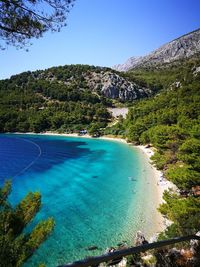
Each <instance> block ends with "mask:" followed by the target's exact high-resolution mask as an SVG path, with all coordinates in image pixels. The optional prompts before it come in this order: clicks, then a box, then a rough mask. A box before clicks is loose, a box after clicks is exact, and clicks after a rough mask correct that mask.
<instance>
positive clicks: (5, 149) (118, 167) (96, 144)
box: [0, 135, 145, 267]
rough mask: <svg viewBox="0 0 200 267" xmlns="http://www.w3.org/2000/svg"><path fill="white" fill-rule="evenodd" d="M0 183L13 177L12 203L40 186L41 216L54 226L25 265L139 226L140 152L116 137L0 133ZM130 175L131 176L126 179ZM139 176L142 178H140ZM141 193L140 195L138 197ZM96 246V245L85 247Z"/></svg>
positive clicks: (129, 237) (68, 256) (103, 243)
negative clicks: (115, 139)
mask: <svg viewBox="0 0 200 267" xmlns="http://www.w3.org/2000/svg"><path fill="white" fill-rule="evenodd" d="M0 163H1V164H0V184H1V185H2V184H3V182H4V180H5V179H6V178H12V181H13V191H12V193H11V195H10V197H9V200H10V202H11V203H12V204H13V205H15V204H16V203H18V202H19V201H20V200H21V199H22V198H23V197H24V196H25V195H26V194H27V192H29V191H40V192H41V194H42V208H41V210H40V212H39V213H38V214H37V216H36V218H35V219H34V221H33V222H32V223H31V225H29V226H28V228H27V231H28V230H29V229H31V228H32V227H34V225H35V224H36V223H37V222H38V221H39V220H41V219H45V218H47V217H54V219H55V222H56V226H55V229H54V231H53V233H52V234H51V235H50V237H49V238H48V239H47V240H46V241H45V242H44V243H43V244H42V245H41V246H40V248H39V249H38V250H37V251H36V253H35V254H34V255H33V256H32V257H31V258H30V259H29V260H28V262H27V263H26V264H25V266H37V265H38V264H39V263H41V262H43V263H45V264H46V266H50V267H51V266H57V265H59V264H64V263H66V262H71V261H73V260H77V259H80V258H82V257H85V256H89V255H94V254H100V253H102V252H103V251H105V249H106V248H107V247H109V246H116V244H117V243H120V242H122V241H123V240H126V241H127V242H128V243H131V242H132V241H133V238H134V235H135V232H136V230H139V229H140V226H141V220H142V218H143V217H142V216H143V213H142V212H141V206H142V204H141V203H140V202H141V189H142V188H143V185H144V182H145V177H143V176H142V173H143V172H144V171H145V170H143V169H142V167H141V166H142V164H141V155H139V153H138V151H137V150H134V148H132V147H130V146H128V145H126V144H123V143H119V142H115V141H107V140H98V139H85V138H74V137H73V138H66V137H60V136H43V135H0ZM130 177H132V178H134V179H131V178H130ZM142 177H143V178H142ZM139 199H140V201H139ZM89 246H98V248H99V249H98V250H96V251H93V252H92V251H88V250H87V247H89Z"/></svg>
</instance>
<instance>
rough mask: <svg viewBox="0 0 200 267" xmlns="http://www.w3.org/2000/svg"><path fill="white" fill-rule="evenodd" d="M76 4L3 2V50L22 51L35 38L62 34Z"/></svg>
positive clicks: (61, 1) (29, 0) (69, 1)
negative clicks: (60, 32) (8, 47)
mask: <svg viewBox="0 0 200 267" xmlns="http://www.w3.org/2000/svg"><path fill="white" fill-rule="evenodd" d="M73 2H74V0H42V1H41V0H26V1H24V0H18V1H15V0H1V1H0V10H1V12H0V39H1V42H0V48H2V49H4V48H5V46H7V45H14V46H16V47H17V48H23V47H25V46H26V45H27V44H30V43H29V40H30V39H31V38H33V37H35V38H40V37H42V36H43V34H44V33H45V32H47V31H52V32H55V31H60V29H61V28H62V27H63V26H65V25H66V19H67V16H68V13H69V11H70V9H71V7H72V6H73Z"/></svg>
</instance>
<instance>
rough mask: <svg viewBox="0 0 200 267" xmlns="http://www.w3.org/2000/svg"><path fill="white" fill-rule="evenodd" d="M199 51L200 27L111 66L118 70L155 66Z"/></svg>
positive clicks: (187, 56) (188, 56)
mask: <svg viewBox="0 0 200 267" xmlns="http://www.w3.org/2000/svg"><path fill="white" fill-rule="evenodd" d="M199 52H200V29H197V30H195V31H193V32H190V33H188V34H185V35H183V36H181V37H179V38H177V39H175V40H173V41H171V42H169V43H167V44H165V45H163V46H161V47H160V48H158V49H156V50H155V51H153V52H151V53H150V54H148V55H146V56H141V57H131V58H129V59H128V60H127V61H126V62H125V63H124V64H119V65H115V66H113V69H115V70H118V71H128V70H130V69H135V68H139V67H142V68H144V67H145V68H146V67H155V66H159V65H162V64H165V63H171V62H174V61H176V60H180V59H185V58H190V57H191V56H193V55H195V54H196V53H199Z"/></svg>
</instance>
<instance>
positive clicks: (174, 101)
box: [112, 57, 200, 237]
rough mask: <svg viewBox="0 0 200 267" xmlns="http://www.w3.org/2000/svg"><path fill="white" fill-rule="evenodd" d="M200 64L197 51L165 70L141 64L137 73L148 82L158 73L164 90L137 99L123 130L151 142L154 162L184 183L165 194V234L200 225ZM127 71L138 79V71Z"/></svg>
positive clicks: (193, 229)
mask: <svg viewBox="0 0 200 267" xmlns="http://www.w3.org/2000/svg"><path fill="white" fill-rule="evenodd" d="M199 64H200V60H199V57H197V58H195V59H191V60H189V61H186V62H183V63H182V64H181V65H179V64H178V65H177V66H173V67H172V68H170V69H165V71H163V69H161V70H160V71H159V69H157V70H140V75H138V70H137V71H136V78H137V79H138V77H139V79H140V80H141V82H142V81H143V83H146V84H147V83H148V82H149V81H150V80H151V82H152V84H151V86H153V80H154V79H156V82H155V87H156V85H157V82H158V80H159V83H160V87H161V88H162V90H161V91H160V93H159V94H157V95H156V96H155V97H153V98H151V99H147V100H141V101H139V102H138V103H136V104H135V105H133V107H132V108H130V110H129V113H128V116H127V119H126V120H124V122H123V129H124V132H123V135H124V136H126V137H127V138H128V139H129V141H131V142H134V143H135V144H139V143H141V144H147V143H151V144H152V145H153V146H154V147H155V148H156V153H155V154H154V156H153V157H152V159H153V161H154V163H155V165H156V166H157V167H158V168H159V169H162V170H163V171H164V174H165V176H166V177H167V178H168V179H169V180H171V181H172V182H173V183H174V184H175V185H176V186H177V187H178V188H179V189H180V195H178V194H177V193H173V192H168V193H165V195H164V199H165V204H162V205H161V206H160V211H161V212H162V213H163V214H164V215H166V216H167V217H168V218H169V219H170V220H172V221H173V222H174V223H173V224H172V225H171V226H169V227H168V228H167V230H166V232H165V234H164V235H162V237H163V236H165V237H173V236H176V235H184V234H189V233H195V232H197V231H198V230H199V221H198V219H199V218H198V216H199V210H200V198H199V197H195V196H193V195H192V187H195V186H198V185H200V158H199V155H200V95H199V91H200V73H197V74H195V73H194V70H195V66H199ZM172 72H173V75H172ZM155 73H156V75H157V76H155ZM167 74H168V75H167ZM128 75H132V76H133V77H132V78H133V79H134V72H131V73H129V74H128ZM171 75H172V76H171ZM174 77H176V80H175V81H176V82H174V80H173V78H174ZM171 79H172V80H171ZM169 81H170V83H169ZM116 128H117V126H114V128H113V129H112V130H113V131H114V130H115V129H116ZM183 192H184V194H185V195H186V196H188V197H186V198H184V197H182V194H183ZM185 195H184V196H185Z"/></svg>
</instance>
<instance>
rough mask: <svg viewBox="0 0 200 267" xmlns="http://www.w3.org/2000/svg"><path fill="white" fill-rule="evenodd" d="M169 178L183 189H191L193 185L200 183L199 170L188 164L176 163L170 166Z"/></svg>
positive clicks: (167, 173)
mask: <svg viewBox="0 0 200 267" xmlns="http://www.w3.org/2000/svg"><path fill="white" fill-rule="evenodd" d="M166 176H167V178H168V179H169V180H170V181H172V182H173V183H174V184H175V185H177V186H178V187H179V188H180V189H181V190H184V189H186V190H189V189H190V188H191V187H193V186H196V185H199V184H200V175H199V172H197V171H195V170H193V169H192V167H190V166H189V165H186V164H184V165H183V164H180V163H177V164H174V165H171V166H169V167H168V170H167V172H166Z"/></svg>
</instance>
